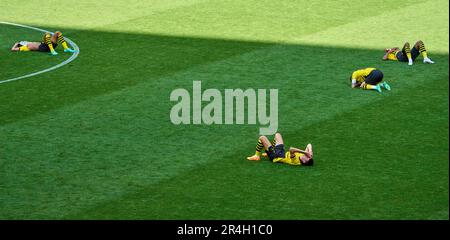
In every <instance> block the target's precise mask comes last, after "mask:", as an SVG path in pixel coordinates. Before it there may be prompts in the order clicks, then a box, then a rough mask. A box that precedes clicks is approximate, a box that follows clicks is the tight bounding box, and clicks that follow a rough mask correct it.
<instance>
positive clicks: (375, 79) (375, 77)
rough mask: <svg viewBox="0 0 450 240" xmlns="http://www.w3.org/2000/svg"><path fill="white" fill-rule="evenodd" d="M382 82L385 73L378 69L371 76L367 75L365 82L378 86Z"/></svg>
mask: <svg viewBox="0 0 450 240" xmlns="http://www.w3.org/2000/svg"><path fill="white" fill-rule="evenodd" d="M381 81H383V72H381V71H380V70H378V69H375V70H373V71H372V72H370V73H369V75H367V77H366V80H364V82H366V83H367V84H370V85H377V84H378V83H380V82H381Z"/></svg>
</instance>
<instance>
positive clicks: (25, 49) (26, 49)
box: [19, 45, 30, 52]
mask: <svg viewBox="0 0 450 240" xmlns="http://www.w3.org/2000/svg"><path fill="white" fill-rule="evenodd" d="M19 51H21V52H28V51H30V49H29V48H28V47H27V45H24V46H21V47H19Z"/></svg>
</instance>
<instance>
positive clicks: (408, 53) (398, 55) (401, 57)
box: [383, 41, 434, 65]
mask: <svg viewBox="0 0 450 240" xmlns="http://www.w3.org/2000/svg"><path fill="white" fill-rule="evenodd" d="M384 52H385V54H384V56H383V60H392V61H399V62H408V65H413V62H414V60H416V58H417V57H418V56H419V55H420V54H422V56H423V62H424V63H430V64H432V63H434V62H433V61H431V59H430V58H428V54H427V50H426V49H425V44H424V43H423V42H422V41H417V42H416V44H414V47H413V49H411V48H410V45H409V42H406V43H405V45H403V48H402V50H401V51H400V49H399V48H398V47H393V48H386V49H384Z"/></svg>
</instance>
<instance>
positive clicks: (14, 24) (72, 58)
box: [0, 21, 80, 84]
mask: <svg viewBox="0 0 450 240" xmlns="http://www.w3.org/2000/svg"><path fill="white" fill-rule="evenodd" d="M0 24H6V25H12V26H17V27H23V28H28V29H32V30H36V31H39V32H44V33H46V32H49V33H51V34H53V32H50V31H47V30H44V29H40V28H36V27H31V26H27V25H22V24H17V23H10V22H2V21H0ZM64 39H65V40H66V41H67V42H68V43H69V44H70V45H71V46H72V47H73V48H74V50H75V52H74V53H73V54H72V56H70V58H69V59H67V60H66V61H64V62H62V63H60V64H58V65H55V66H53V67H50V68H47V69H44V70H41V71H38V72H34V73H30V74H27V75H24V76H20V77H16V78H10V79H6V80H1V81H0V84H2V83H7V82H13V81H17V80H20V79H24V78H29V77H33V76H36V75H39V74H42V73H46V72H50V71H52V70H55V69H57V68H60V67H62V66H64V65H66V64H68V63H70V62H72V61H73V60H75V58H77V57H78V54H79V53H80V48H79V47H78V45H77V44H76V43H74V42H73V41H72V40H70V39H69V38H66V37H64Z"/></svg>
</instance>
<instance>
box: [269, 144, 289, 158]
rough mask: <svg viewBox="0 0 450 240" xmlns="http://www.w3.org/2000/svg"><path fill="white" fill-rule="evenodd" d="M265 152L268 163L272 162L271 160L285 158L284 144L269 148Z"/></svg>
mask: <svg viewBox="0 0 450 240" xmlns="http://www.w3.org/2000/svg"><path fill="white" fill-rule="evenodd" d="M266 152H267V156H268V157H269V159H270V161H273V159H275V158H284V157H285V151H284V144H279V145H276V146H275V148H274V147H272V146H270V147H269V149H268V150H267V151H266Z"/></svg>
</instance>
